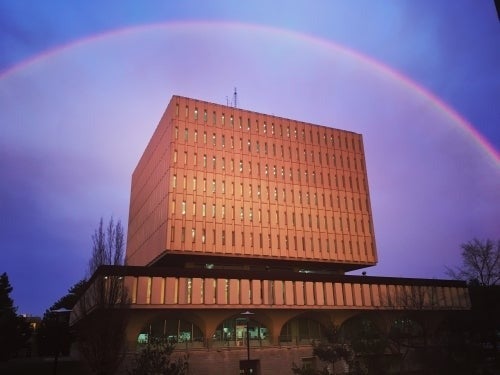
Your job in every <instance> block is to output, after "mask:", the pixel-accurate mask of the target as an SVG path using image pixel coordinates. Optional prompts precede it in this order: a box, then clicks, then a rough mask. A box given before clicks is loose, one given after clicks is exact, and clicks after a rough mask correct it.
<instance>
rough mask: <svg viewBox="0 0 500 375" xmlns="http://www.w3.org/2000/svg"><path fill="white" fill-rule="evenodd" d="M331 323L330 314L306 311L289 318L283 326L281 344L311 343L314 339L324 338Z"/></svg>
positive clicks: (280, 337)
mask: <svg viewBox="0 0 500 375" xmlns="http://www.w3.org/2000/svg"><path fill="white" fill-rule="evenodd" d="M329 325H331V320H330V318H329V316H328V314H325V313H322V312H313V311H310V312H305V313H303V314H300V315H297V316H295V317H293V318H291V319H289V320H287V321H286V322H285V323H284V324H283V326H282V327H281V331H280V335H279V338H278V340H279V343H280V344H285V345H286V344H294V345H304V344H307V345H310V344H311V341H313V340H323V339H324V338H325V337H326V333H327V329H328V327H329Z"/></svg>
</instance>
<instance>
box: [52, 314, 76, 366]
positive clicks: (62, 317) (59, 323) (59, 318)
mask: <svg viewBox="0 0 500 375" xmlns="http://www.w3.org/2000/svg"><path fill="white" fill-rule="evenodd" d="M70 312H71V310H68V309H65V308H60V309H57V310H50V313H51V315H53V316H54V318H55V319H54V320H55V323H56V326H55V330H56V332H55V333H56V337H55V339H56V343H55V344H56V348H55V354H54V368H53V374H54V375H56V374H57V361H58V359H59V352H60V350H61V336H62V333H63V332H62V327H63V325H64V324H66V323H67V321H66V317H67V316H68V314H69V313H70Z"/></svg>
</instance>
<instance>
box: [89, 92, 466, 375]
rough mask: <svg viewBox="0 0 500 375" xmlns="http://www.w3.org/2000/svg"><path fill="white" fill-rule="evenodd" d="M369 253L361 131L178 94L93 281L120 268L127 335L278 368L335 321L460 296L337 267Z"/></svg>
mask: <svg viewBox="0 0 500 375" xmlns="http://www.w3.org/2000/svg"><path fill="white" fill-rule="evenodd" d="M376 263H377V249H376V243H375V235H374V231H373V220H372V213H371V207H370V194H369V189H368V177H367V170H366V163H365V154H364V148H363V139H362V136H361V135H360V134H356V133H353V132H349V131H345V130H339V129H334V128H330V127H325V126H320V125H314V124H309V123H305V122H301V121H295V120H290V119H285V118H281V117H276V116H272V115H266V114H261V113H256V112H251V111H246V110H243V109H238V108H234V107H230V106H223V105H218V104H213V103H207V102H204V101H200V100H195V99H190V98H185V97H180V96H174V97H172V99H171V101H170V103H169V105H168V107H167V109H166V111H165V113H164V115H163V117H162V118H161V120H160V122H159V124H158V126H157V128H156V130H155V132H154V134H153V136H152V138H151V140H150V141H149V143H148V145H147V147H146V149H145V151H144V154H143V155H142V157H141V159H140V161H139V163H138V165H137V167H136V169H135V171H134V173H133V176H132V187H131V198H130V212H129V224H128V240H127V252H126V265H125V266H124V267H104V268H102V269H101V270H100V271H99V272H98V273H97V274H96V275H94V279H97V278H100V277H104V278H109V277H119V278H120V280H123V281H122V282H123V284H124V285H125V286H126V288H127V290H128V295H129V301H128V302H129V303H128V304H127V309H128V311H129V312H130V313H131V314H130V322H129V325H128V328H127V335H128V336H127V337H128V341H129V343H130V346H131V347H134V346H137V345H139V346H140V345H141V344H142V343H146V342H147V341H148V340H149V339H150V338H151V337H152V336H168V337H169V338H171V339H172V340H174V341H175V342H176V343H177V347H176V348H177V350H179V351H189V355H190V374H212V373H213V374H215V373H217V374H226V373H227V374H230V373H238V371H240V373H250V372H249V371H250V369H251V370H252V373H253V374H270V373H271V372H275V366H276V365H279V366H280V368H282V369H283V372H281V373H283V374H286V373H291V367H292V362H294V363H296V364H299V365H300V364H301V363H306V364H307V365H310V362H311V363H312V362H314V358H313V357H312V348H311V340H320V339H322V338H323V337H324V332H325V329H326V328H327V327H328V326H330V325H332V324H333V325H336V326H342V324H344V323H346V322H348V321H350V320H352V319H353V318H356V317H358V318H359V317H366V316H367V315H369V314H370V313H375V314H372V317H371V319H372V320H375V321H378V324H379V325H383V324H385V325H387V323H386V321H387V319H386V318H384V319H380V318H379V317H378V316H379V315H380V314H379V313H380V312H384V316H385V317H387V316H392V318H390V319H389V321H391V322H393V323H394V322H395V321H396V320H397V317H400V316H402V312H404V313H405V314H406V315H408V314H410V313H411V314H415V313H417V312H418V313H421V312H423V311H425V312H428V314H427V316H428V317H431V316H432V317H433V318H432V319H430V320H431V321H433V322H434V323H433V324H434V325H436V324H438V323H436V322H438V321H439V319H437V318H435V314H434V313H436V312H439V311H441V312H442V311H450V310H464V309H468V308H469V297H468V294H467V290H466V287H465V284H463V283H460V282H453V281H443V280H441V281H436V280H420V279H418V280H417V279H401V278H382V277H368V276H348V275H345V273H346V272H348V271H352V270H356V269H360V268H364V267H369V266H373V265H375V264H376ZM91 289H92V288H89V290H91ZM89 293H90V292H89ZM244 312H248V314H242V313H244ZM405 314H403V315H405ZM406 315H405V316H406ZM363 319H364V318H363ZM382 321H383V322H385V323H382ZM391 324H392V323H391ZM389 326H390V324H389ZM388 329H390V327H388ZM247 349H252V353H251V357H250V351H248V350H247ZM207 361H208V362H207ZM212 362H213V363H214V364H219V365H220V364H222V365H221V366H216V367H214V368H213V369H211V368H208V367H210V366H208V367H207V366H206V363H212ZM273 369H274V370H273Z"/></svg>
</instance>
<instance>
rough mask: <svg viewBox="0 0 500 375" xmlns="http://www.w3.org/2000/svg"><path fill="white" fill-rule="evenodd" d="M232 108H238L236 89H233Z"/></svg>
mask: <svg viewBox="0 0 500 375" xmlns="http://www.w3.org/2000/svg"><path fill="white" fill-rule="evenodd" d="M233 107H234V108H238V92H237V91H236V87H235V88H234V93H233Z"/></svg>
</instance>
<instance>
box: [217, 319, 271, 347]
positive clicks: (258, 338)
mask: <svg viewBox="0 0 500 375" xmlns="http://www.w3.org/2000/svg"><path fill="white" fill-rule="evenodd" d="M256 315H257V314H252V315H250V316H249V315H247V316H244V315H243V314H234V315H232V316H230V317H228V318H226V319H224V320H223V321H222V322H221V323H220V324H219V325H217V327H216V328H215V331H214V332H213V334H212V336H211V345H212V346H215V347H218V346H226V347H233V346H245V345H246V342H247V334H248V340H249V343H250V346H268V345H270V343H271V341H270V340H269V338H270V336H271V331H270V329H269V328H268V327H267V326H266V325H265V324H264V323H263V322H262V320H261V319H259V317H256ZM247 324H248V325H247Z"/></svg>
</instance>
